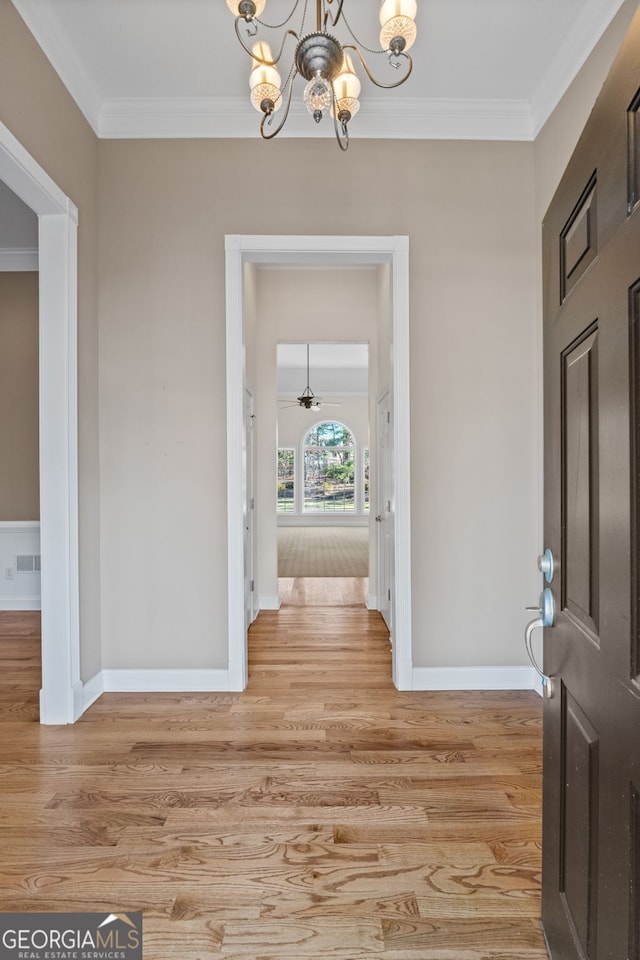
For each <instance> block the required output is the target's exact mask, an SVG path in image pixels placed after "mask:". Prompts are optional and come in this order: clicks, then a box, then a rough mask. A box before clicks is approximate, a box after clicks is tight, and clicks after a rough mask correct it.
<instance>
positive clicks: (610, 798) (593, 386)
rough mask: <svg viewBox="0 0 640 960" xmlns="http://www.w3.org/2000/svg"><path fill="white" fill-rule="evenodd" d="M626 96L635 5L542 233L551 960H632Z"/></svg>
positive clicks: (630, 93)
mask: <svg viewBox="0 0 640 960" xmlns="http://www.w3.org/2000/svg"><path fill="white" fill-rule="evenodd" d="M639 91H640V14H639V15H637V16H636V17H635V19H634V22H633V24H632V26H631V29H630V32H629V35H628V37H627V39H626V41H625V44H624V46H623V49H622V51H621V53H620V55H619V57H618V59H617V60H616V63H615V65H614V67H613V70H612V73H611V75H610V77H609V78H608V80H607V82H606V84H605V86H604V88H603V90H602V93H601V95H600V97H599V99H598V102H597V104H596V106H595V108H594V111H593V113H592V116H591V117H590V119H589V122H588V124H587V127H586V128H585V131H584V133H583V136H582V137H581V139H580V142H579V144H578V147H577V148H576V152H575V154H574V156H573V157H572V159H571V161H570V163H569V166H568V168H567V170H566V172H565V175H564V177H563V179H562V181H561V183H560V186H559V188H558V191H557V193H556V195H555V197H554V199H553V202H552V204H551V206H550V208H549V211H548V213H547V216H546V217H545V222H544V226H543V257H544V284H545V293H544V391H545V541H546V542H545V546H546V547H549V548H550V549H551V550H552V551H553V553H554V556H555V557H556V558H557V559H559V563H558V567H557V571H556V574H555V576H554V578H553V582H552V583H551V589H552V590H553V593H554V599H555V604H556V610H557V611H558V612H557V615H556V621H555V625H554V626H553V627H551V628H547V629H546V630H545V637H544V664H545V672H546V673H547V674H550V675H551V676H553V678H554V682H553V686H552V697H551V698H550V699H548V700H546V701H545V706H544V743H545V746H544V791H543V793H544V801H543V803H544V809H543V898H542V918H543V926H544V930H545V935H546V937H547V942H548V945H549V949H550V953H551V956H552V958H553V960H578V958H580V960H584V958H588V960H627V958H631V960H640V954H639V951H640V934H639V932H638V924H639V923H640V846H639V844H640V812H639V808H640V800H639V793H638V785H640V748H639V744H640V684H639V683H638V671H639V668H640V663H639V656H640V652H639V650H640V641H639V639H638V635H639V632H640V625H639V619H640V614H639V609H640V557H639V555H638V540H639V538H638V533H639V530H640V509H639V508H638V503H639V498H640V422H639V420H640V327H639V326H638V324H639V323H640V205H639V204H638V202H637V200H638V198H637V196H636V195H635V193H637V183H638V182H640V181H639V177H638V171H637V170H636V169H635V167H634V166H633V162H632V161H633V160H634V158H635V157H636V154H637V153H638V144H637V140H638V137H637V135H636V116H635V107H634V104H635V105H636V106H637V105H638V104H640V93H639ZM628 160H629V172H628V169H627V161H628ZM634 191H635V193H634Z"/></svg>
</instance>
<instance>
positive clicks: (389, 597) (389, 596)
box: [387, 587, 391, 602]
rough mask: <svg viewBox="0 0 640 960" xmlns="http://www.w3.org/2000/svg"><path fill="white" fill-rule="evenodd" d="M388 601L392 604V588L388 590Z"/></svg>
mask: <svg viewBox="0 0 640 960" xmlns="http://www.w3.org/2000/svg"><path fill="white" fill-rule="evenodd" d="M387 600H388V601H389V602H391V587H389V589H388V590H387Z"/></svg>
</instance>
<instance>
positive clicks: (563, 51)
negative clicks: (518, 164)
mask: <svg viewBox="0 0 640 960" xmlns="http://www.w3.org/2000/svg"><path fill="white" fill-rule="evenodd" d="M623 3H624V0H604V2H603V0H586V2H585V3H584V6H583V7H582V9H581V11H580V13H579V15H578V16H577V17H576V20H575V23H574V27H573V29H572V30H571V32H570V33H569V34H567V37H566V38H565V40H564V42H563V44H562V46H561V47H560V50H559V51H558V53H557V54H556V56H555V57H554V59H553V61H552V62H551V64H550V66H549V69H548V70H547V72H546V73H545V75H544V77H543V78H542V81H541V83H540V85H539V87H538V89H537V90H536V92H535V93H534V95H533V97H532V98H531V115H532V118H533V138H534V139H535V138H536V137H537V136H538V134H539V133H540V131H541V130H542V128H543V127H544V125H545V123H546V122H547V120H548V119H549V117H550V116H551V114H552V113H553V111H554V110H555V108H556V107H557V106H558V103H559V102H560V100H561V99H562V97H563V96H564V94H565V93H566V92H567V90H568V88H569V86H570V84H571V83H572V81H573V80H574V79H575V77H576V75H577V74H578V72H579V71H580V69H581V68H582V67H583V66H584V64H585V62H586V60H587V58H588V57H589V55H590V54H591V53H592V51H593V49H594V47H595V46H596V44H597V43H598V41H599V40H600V38H601V37H602V35H603V33H604V32H605V30H606V29H607V27H608V26H609V24H610V23H611V21H612V20H613V18H614V17H615V15H616V14H617V12H618V10H620V8H621V7H622V5H623Z"/></svg>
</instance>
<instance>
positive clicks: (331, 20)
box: [324, 0, 346, 30]
mask: <svg viewBox="0 0 640 960" xmlns="http://www.w3.org/2000/svg"><path fill="white" fill-rule="evenodd" d="M325 2H326V3H327V6H329V5H330V4H332V3H333V2H334V0H325ZM336 3H337V4H338V9H337V11H336V14H335V16H334V17H332V16H331V14H330V12H329V10H327V11H326V13H325V15H324V26H325V30H326V28H327V23H330V24H331V26H332V27H335V25H336V24H337V23H338V21H339V20H340V17H341V16H342V5H343V3H344V0H336ZM345 22H346V21H345Z"/></svg>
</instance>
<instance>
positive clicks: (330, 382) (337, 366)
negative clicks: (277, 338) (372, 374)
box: [277, 342, 369, 397]
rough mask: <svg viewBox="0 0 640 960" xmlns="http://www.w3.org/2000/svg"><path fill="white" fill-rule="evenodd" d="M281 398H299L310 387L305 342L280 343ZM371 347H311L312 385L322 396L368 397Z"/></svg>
mask: <svg viewBox="0 0 640 960" xmlns="http://www.w3.org/2000/svg"><path fill="white" fill-rule="evenodd" d="M277 369H278V387H277V390H278V396H279V397H297V396H299V395H300V394H301V393H302V391H303V390H304V388H305V386H306V384H307V345H306V343H279V344H278V348H277ZM368 371H369V347H368V345H367V344H366V343H329V342H322V343H311V344H309V385H310V387H311V389H312V391H313V392H314V393H315V394H319V395H320V396H327V397H328V396H332V395H334V396H336V395H337V396H363V397H365V396H367V393H368V389H369V384H368Z"/></svg>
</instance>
